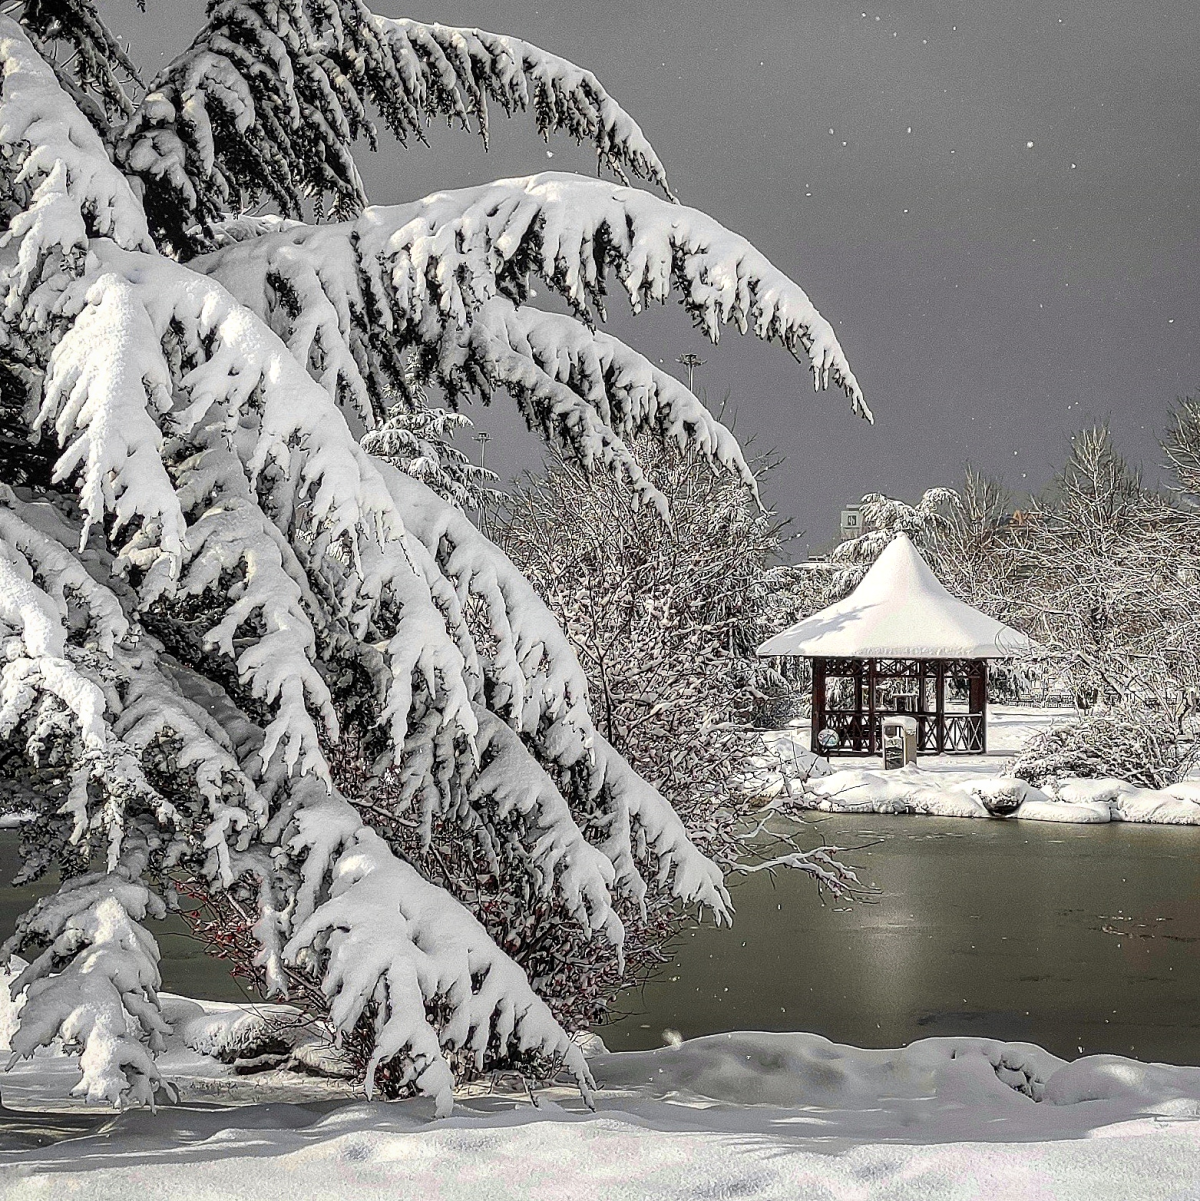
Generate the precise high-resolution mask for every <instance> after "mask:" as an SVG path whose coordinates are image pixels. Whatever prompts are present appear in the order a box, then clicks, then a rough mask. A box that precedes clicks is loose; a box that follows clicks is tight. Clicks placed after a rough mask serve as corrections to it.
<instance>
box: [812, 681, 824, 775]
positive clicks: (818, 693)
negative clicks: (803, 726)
mask: <svg viewBox="0 0 1200 1201" xmlns="http://www.w3.org/2000/svg"><path fill="white" fill-rule="evenodd" d="M824 715H825V660H824V659H814V660H813V661H812V752H813V754H814V755H820V754H822V753H823V752H822V750H821V744H820V743H819V742H818V741H817V735H818V734H820V732H821V719H822V717H824Z"/></svg>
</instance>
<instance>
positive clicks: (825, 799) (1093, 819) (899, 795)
mask: <svg viewBox="0 0 1200 1201" xmlns="http://www.w3.org/2000/svg"><path fill="white" fill-rule="evenodd" d="M780 791H781V792H783V793H786V794H787V795H788V796H789V803H790V804H792V805H795V806H796V807H797V808H802V809H819V810H822V811H823V812H826V813H918V814H925V815H928V816H932V817H1005V816H1008V815H1010V814H1011V815H1012V816H1013V817H1018V818H1022V819H1024V820H1029V821H1046V822H1070V823H1078V824H1085V823H1101V822H1110V821H1118V822H1146V823H1155V824H1159V825H1179V826H1196V825H1200V782H1197V781H1185V782H1183V783H1180V784H1175V785H1172V786H1171V787H1170V788H1164V789H1152V788H1139V787H1138V786H1137V785H1135V784H1130V783H1128V782H1127V781H1125V780H1113V779H1100V780H1079V779H1064V780H1057V781H1053V782H1051V783H1048V784H1046V785H1045V786H1043V787H1042V788H1035V787H1034V786H1033V785H1032V784H1029V783H1028V782H1026V781H1025V780H1021V779H1018V778H1017V777H1015V776H1000V775H986V774H980V773H979V772H978V771H976V772H948V771H930V770H927V769H925V768H922V767H919V766H918V765H916V764H910V765H909V766H907V767H903V768H898V769H895V770H893V771H880V770H878V769H863V768H847V769H844V770H840V771H833V772H831V773H830V774H827V775H820V776H817V777H814V778H808V777H806V778H803V779H796V780H793V781H792V782H791V786H790V788H789V787H785V788H783V789H781V790H780Z"/></svg>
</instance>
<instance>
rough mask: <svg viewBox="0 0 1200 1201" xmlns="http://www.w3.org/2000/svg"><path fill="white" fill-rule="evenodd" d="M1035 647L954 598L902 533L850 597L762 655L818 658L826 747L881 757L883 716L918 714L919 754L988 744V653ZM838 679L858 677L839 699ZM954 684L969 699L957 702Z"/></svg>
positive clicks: (815, 725)
mask: <svg viewBox="0 0 1200 1201" xmlns="http://www.w3.org/2000/svg"><path fill="white" fill-rule="evenodd" d="M1029 649H1030V643H1029V639H1028V638H1027V637H1026V636H1025V635H1024V634H1022V633H1020V632H1019V631H1017V630H1014V629H1012V628H1011V627H1010V626H1006V625H1004V624H1003V623H1002V622H999V621H996V620H995V619H993V618H991V617H988V616H987V615H986V614H984V613H980V612H979V610H978V609H973V608H971V606H970V605H968V604H966V603H965V602H963V601H960V600H958V599H957V598H956V597H954V596H951V595H950V593H949V592H947V591H946V589H945V588H944V587H943V586H942V584H941V582H940V581H939V580H938V578H937V577H936V576H935V575H934V574H933V572H932V571H931V570H930V567H929V564H928V563H926V562H925V560H924V559H922V558H921V556H920V554H919V553H918V552H917V548H916V547H915V546H913V544H912V542H911V541H910V539H909V538H908V536H907V535H906V534H897V535H896V537H895V538H894V539H893V540H892V541H891V542H890V543H889V544H888V545H887V547H886V548H885V550H884V551H883V553H882V554H881V555H880V556H879V558H878V559H877V560H876V561H875V563H874V565H873V566H872V567H871V569H870V570H869V571H868V572H867V574H866V575H865V576H864V577H863V579H862V581H861V583H860V584H859V585H858V587H857V588H855V590H854V591H853V592H852V593H851V594H850V595H849V596H847V597H846V598H845V599H844V600H840V601H838V602H837V603H836V604H833V605H830V606H829V607H828V608H826V609H822V610H821V611H820V612H819V613H814V614H813V615H812V616H811V617H807V618H805V619H804V620H803V621H801V622H799V623H798V624H797V625H794V626H792V627H791V628H790V629H787V630H784V631H783V632H782V633H780V634H776V635H775V636H774V637H773V638H769V639H768V640H767V641H766V642H764V643H763V644H762V646H760V647H759V648H758V653H759V654H760V655H764V656H766V655H799V656H803V657H804V658H806V659H811V660H812V749H813V750H814V751H815V752H817V753H819V754H830V753H832V754H840V755H874V754H878V753H879V751H880V747H881V742H882V738H881V726H882V721H883V718H884V717H887V716H889V715H890V714H894V713H908V714H910V715H911V716H912V717H915V718H916V721H917V749H918V751H924V752H926V753H928V754H936V755H943V754H964V755H968V754H982V753H984V752H986V751H987V679H988V660H989V659H1005V658H1011V657H1013V656H1015V655H1021V654H1024V653H1025V652H1027V651H1028V650H1029ZM831 680H846V681H849V683H848V684H846V685H843V686H841V687H840V688H834V689H833V690H832V691H833V692H836V693H840V695H839V696H835V697H834V698H833V699H834V702H835V703H832V704H831V703H830V692H831V689H830V687H829V682H830V681H831ZM948 691H949V692H951V693H952V694H953V693H957V694H959V696H961V700H960V701H957V702H956V701H955V700H954V699H953V698H952V700H951V703H950V705H948V704H947V692H948ZM964 704H965V707H964ZM825 730H831V731H833V733H834V734H836V735H837V743H836V744H835V745H833V746H828V745H822V743H821V742H819V741H818V739H819V736H820V735H821V733H822V732H823V731H825ZM826 741H827V742H828V741H832V740H831V739H829V738H828V736H827V739H826Z"/></svg>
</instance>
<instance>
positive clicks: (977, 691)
mask: <svg viewBox="0 0 1200 1201" xmlns="http://www.w3.org/2000/svg"><path fill="white" fill-rule="evenodd" d="M975 667H976V670H975V671H973V672H972V673H971V683H970V698H971V699H970V708H971V712H972V713H978V714H979V739H980V742H981V744H982V751H983V754H985V755H986V754H987V694H988V689H987V682H988V663H987V660H986V659H979V660H977V661H976V664H975Z"/></svg>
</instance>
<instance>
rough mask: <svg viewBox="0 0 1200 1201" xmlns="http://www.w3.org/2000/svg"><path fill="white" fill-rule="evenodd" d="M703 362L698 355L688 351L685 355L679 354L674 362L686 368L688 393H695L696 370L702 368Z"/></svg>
mask: <svg viewBox="0 0 1200 1201" xmlns="http://www.w3.org/2000/svg"><path fill="white" fill-rule="evenodd" d="M705 361H706V360H704V359H702V358H701V357H700V356H699V355H698V354H692V352H691V351H690V350H689V351H688V352H687V354H681V355H680V356H679V358H677V359H676V360H675V362H677V363H679V364H680V365H681V366H683V367H686V368H687V373H688V391H689V392H695V390H696V388H695V380H696V368H697V367H703V366H704V364H705Z"/></svg>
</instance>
